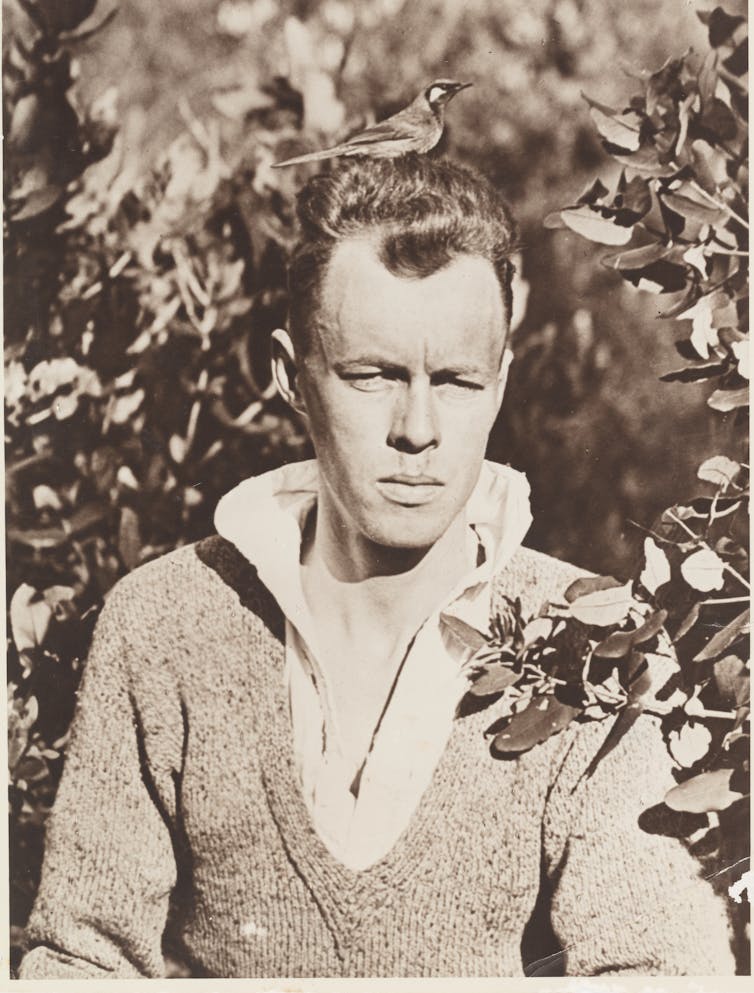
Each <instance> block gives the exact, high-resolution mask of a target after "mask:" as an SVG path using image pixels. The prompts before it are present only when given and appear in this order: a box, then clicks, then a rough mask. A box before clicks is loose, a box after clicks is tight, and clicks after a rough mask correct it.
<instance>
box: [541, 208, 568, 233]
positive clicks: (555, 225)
mask: <svg viewBox="0 0 754 993" xmlns="http://www.w3.org/2000/svg"><path fill="white" fill-rule="evenodd" d="M542 224H543V225H544V226H545V227H546V228H549V229H550V230H556V231H557V230H562V229H563V228H564V227H565V226H566V225H565V222H564V221H563V218H562V217H561V213H560V211H559V210H553V211H552V212H551V213H549V214H547V215H546V217H545V219H544V220H543V221H542Z"/></svg>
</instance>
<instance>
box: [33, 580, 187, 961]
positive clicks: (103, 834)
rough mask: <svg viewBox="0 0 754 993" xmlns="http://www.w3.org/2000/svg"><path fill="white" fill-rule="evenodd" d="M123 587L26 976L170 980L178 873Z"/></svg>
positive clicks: (94, 652) (92, 690) (95, 653)
mask: <svg viewBox="0 0 754 993" xmlns="http://www.w3.org/2000/svg"><path fill="white" fill-rule="evenodd" d="M119 599H120V596H119V590H118V588H116V589H115V590H114V591H113V592H112V593H111V595H110V597H108V601H107V603H106V605H105V607H104V609H103V612H102V614H101V616H100V618H99V621H98V624H97V627H96V630H95V634H94V638H93V641H92V648H91V651H90V654H89V659H88V662H87V665H86V668H85V670H84V675H83V677H82V684H81V689H80V691H79V699H78V702H77V708H76V715H75V718H74V721H73V724H72V730H71V738H70V741H69V745H68V749H67V753H66V759H65V765H64V769H63V775H62V779H61V783H60V787H59V790H58V795H57V798H56V801H55V805H54V808H53V811H52V813H51V815H50V818H49V822H48V827H47V835H46V843H45V857H44V864H43V869H42V879H41V883H40V888H39V891H38V894H37V899H36V902H35V905H34V908H33V911H32V914H31V918H30V920H29V924H28V928H27V934H28V937H29V942H30V950H29V951H28V952H27V954H26V955H25V957H24V959H23V961H22V963H21V967H20V976H19V978H21V979H53V978H54V979H76V978H80V979H81V978H121V977H123V978H125V977H154V976H162V975H164V965H163V956H162V951H161V942H162V934H163V931H164V928H165V923H166V917H167V909H168V901H169V896H170V892H171V889H172V888H173V885H174V882H175V876H176V867H175V860H174V856H173V848H172V844H171V837H170V832H169V830H168V827H167V825H166V822H165V820H164V819H163V817H162V815H161V813H160V811H159V809H158V807H157V805H156V803H155V802H154V800H153V796H154V791H153V790H152V789H151V788H150V786H149V785H148V783H149V779H148V773H147V771H146V760H145V757H144V748H143V743H142V741H141V735H140V731H139V727H138V721H137V717H136V713H135V709H134V705H133V695H132V693H131V692H130V687H129V678H128V674H127V673H128V670H127V663H128V654H129V649H128V647H127V645H126V643H125V639H124V630H127V627H124V625H128V624H129V623H133V619H132V620H131V622H129V618H128V611H127V610H119V609H118V602H119Z"/></svg>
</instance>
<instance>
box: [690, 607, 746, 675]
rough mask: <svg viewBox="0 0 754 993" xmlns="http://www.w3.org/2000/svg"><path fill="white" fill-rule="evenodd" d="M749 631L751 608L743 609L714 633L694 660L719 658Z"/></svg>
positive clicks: (701, 660)
mask: <svg viewBox="0 0 754 993" xmlns="http://www.w3.org/2000/svg"><path fill="white" fill-rule="evenodd" d="M748 632H749V609H748V607H747V609H746V610H744V611H742V612H741V613H740V614H739V615H738V616H737V617H734V618H733V620H732V621H730V622H729V623H728V624H726V625H725V627H724V628H723V629H722V630H721V631H718V632H717V634H716V635H714V636H713V637H712V638H710V640H709V641H708V642H707V644H706V645H705V646H704V648H703V649H702V650H701V651H700V652H697V653H696V655H695V656H694V659H693V661H694V662H708V661H709V660H710V659H714V658H717V656H718V655H722V653H723V652H724V651H725V650H726V648H728V646H729V645H732V644H733V642H734V641H735V640H736V639H737V638H740V637H742V636H744V635H747V634H748Z"/></svg>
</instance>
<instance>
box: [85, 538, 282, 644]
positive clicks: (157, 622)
mask: <svg viewBox="0 0 754 993" xmlns="http://www.w3.org/2000/svg"><path fill="white" fill-rule="evenodd" d="M249 613H250V614H252V615H256V617H258V618H259V619H260V620H262V621H263V622H265V623H266V624H267V626H268V627H271V628H275V627H276V625H277V614H279V610H278V608H277V604H276V603H275V600H274V599H273V597H272V595H271V594H270V593H269V591H268V590H267V589H266V588H265V587H264V586H263V584H262V583H261V581H260V579H259V577H258V575H257V571H256V569H255V568H254V566H253V565H251V563H250V562H248V561H247V560H246V559H245V558H244V557H243V555H241V553H240V552H239V551H238V549H236V548H235V546H234V545H232V544H231V543H230V542H228V541H226V540H225V539H224V538H221V537H220V536H219V535H213V536H211V537H209V538H205V539H203V540H202V541H198V542H195V543H193V544H190V545H183V546H181V547H180V548H177V549H175V550H174V551H172V552H169V553H168V554H166V555H162V556H160V557H159V558H157V559H153V560H152V561H150V562H147V563H145V564H144V565H142V566H139V567H138V568H137V569H134V571H133V572H131V573H129V574H128V575H127V576H124V577H123V579H121V580H120V581H119V582H118V583H117V584H116V585H115V586H114V587H113V589H112V590H111V591H110V593H109V594H108V596H107V599H106V603H105V608H104V610H103V615H106V614H107V615H110V616H111V617H115V616H117V617H118V618H119V619H120V622H121V624H123V625H125V626H126V627H127V629H129V630H131V631H134V630H136V631H145V630H146V631H151V632H154V631H156V630H163V631H165V632H166V633H167V632H168V631H169V632H172V633H173V634H175V633H176V631H177V629H181V630H182V632H183V633H186V632H188V633H190V632H191V631H192V630H194V631H196V630H197V629H199V628H201V629H204V630H217V628H218V627H219V625H220V624H221V623H223V622H225V623H227V622H228V620H229V619H230V618H232V617H233V616H241V615H248V614H249Z"/></svg>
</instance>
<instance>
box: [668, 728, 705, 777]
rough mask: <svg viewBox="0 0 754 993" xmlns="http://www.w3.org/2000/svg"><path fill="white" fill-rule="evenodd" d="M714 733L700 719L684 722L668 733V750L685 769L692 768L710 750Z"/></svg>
mask: <svg viewBox="0 0 754 993" xmlns="http://www.w3.org/2000/svg"><path fill="white" fill-rule="evenodd" d="M711 742H712V734H711V732H710V730H709V728H708V727H706V726H705V725H704V724H702V723H701V722H700V721H694V722H693V723H690V724H682V725H681V727H680V728H678V729H677V730H675V729H673V730H672V731H670V733H669V734H668V751H669V752H670V754H671V755H672V756H673V759H674V760H675V761H676V762H677V763H678V765H679V766H681V767H682V768H683V769H690V768H691V766H692V765H695V764H696V763H697V762H698V761H699V760H700V759H703V758H704V756H705V755H706V754H707V752H708V751H709V746H710V744H711Z"/></svg>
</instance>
